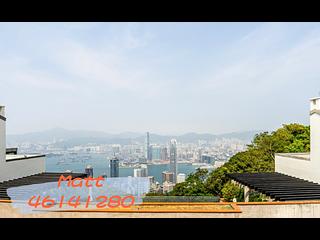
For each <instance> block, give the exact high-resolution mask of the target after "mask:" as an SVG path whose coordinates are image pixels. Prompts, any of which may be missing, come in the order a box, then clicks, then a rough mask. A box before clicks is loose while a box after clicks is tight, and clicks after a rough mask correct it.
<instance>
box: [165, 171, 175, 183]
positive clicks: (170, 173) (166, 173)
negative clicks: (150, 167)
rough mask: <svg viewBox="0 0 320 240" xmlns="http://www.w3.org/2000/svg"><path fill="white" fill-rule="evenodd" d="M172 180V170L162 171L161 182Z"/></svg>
mask: <svg viewBox="0 0 320 240" xmlns="http://www.w3.org/2000/svg"><path fill="white" fill-rule="evenodd" d="M173 181H174V174H173V172H169V171H164V172H162V183H164V182H172V183H173Z"/></svg>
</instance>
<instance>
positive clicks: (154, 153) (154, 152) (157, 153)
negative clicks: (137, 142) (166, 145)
mask: <svg viewBox="0 0 320 240" xmlns="http://www.w3.org/2000/svg"><path fill="white" fill-rule="evenodd" d="M151 157H152V160H160V159H161V146H159V145H151Z"/></svg>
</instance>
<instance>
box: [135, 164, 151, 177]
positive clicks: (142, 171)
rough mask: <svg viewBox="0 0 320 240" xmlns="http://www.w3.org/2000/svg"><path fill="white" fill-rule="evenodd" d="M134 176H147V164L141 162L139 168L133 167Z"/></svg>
mask: <svg viewBox="0 0 320 240" xmlns="http://www.w3.org/2000/svg"><path fill="white" fill-rule="evenodd" d="M133 176H134V177H147V176H148V168H147V165H145V164H142V165H141V166H140V168H135V169H133Z"/></svg>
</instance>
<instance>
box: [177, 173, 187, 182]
mask: <svg viewBox="0 0 320 240" xmlns="http://www.w3.org/2000/svg"><path fill="white" fill-rule="evenodd" d="M185 181H186V174H185V173H179V174H178V175H177V183H182V182H185Z"/></svg>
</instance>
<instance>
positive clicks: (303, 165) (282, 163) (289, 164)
mask: <svg viewBox="0 0 320 240" xmlns="http://www.w3.org/2000/svg"><path fill="white" fill-rule="evenodd" d="M275 171H276V172H278V173H283V174H286V175H290V176H294V177H298V178H302V179H306V180H309V181H313V182H317V183H320V175H319V174H317V173H316V171H315V169H314V167H313V165H312V162H311V161H310V160H304V159H297V158H294V157H290V155H287V156H286V155H285V154H276V155H275Z"/></svg>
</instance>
